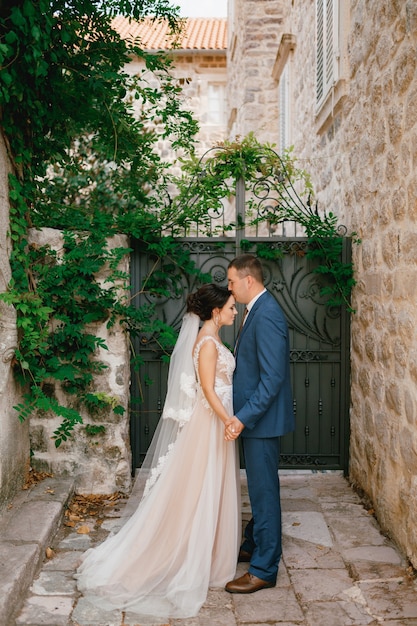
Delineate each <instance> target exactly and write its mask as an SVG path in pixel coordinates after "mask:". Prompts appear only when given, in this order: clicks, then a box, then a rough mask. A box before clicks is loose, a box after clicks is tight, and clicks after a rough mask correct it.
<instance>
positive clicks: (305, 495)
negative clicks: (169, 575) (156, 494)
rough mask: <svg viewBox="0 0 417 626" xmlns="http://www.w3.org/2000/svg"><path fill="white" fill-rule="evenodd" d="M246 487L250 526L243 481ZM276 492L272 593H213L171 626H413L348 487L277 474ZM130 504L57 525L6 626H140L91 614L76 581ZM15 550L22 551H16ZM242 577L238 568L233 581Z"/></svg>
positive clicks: (411, 607) (337, 480) (403, 574)
mask: <svg viewBox="0 0 417 626" xmlns="http://www.w3.org/2000/svg"><path fill="white" fill-rule="evenodd" d="M242 484H243V493H242V499H243V500H242V502H243V510H244V519H248V518H249V515H250V507H249V502H248V496H247V491H246V483H245V480H244V476H243V479H242ZM281 488H282V508H283V559H282V562H281V564H280V569H279V575H278V581H277V586H276V587H275V588H273V589H265V590H261V591H258V592H256V593H254V594H250V595H238V594H233V595H231V594H228V593H227V592H225V591H224V590H223V589H211V590H210V591H209V594H208V597H207V601H206V603H205V604H204V606H203V607H202V609H201V611H200V613H199V615H198V616H197V617H195V618H190V619H183V620H171V621H170V622H169V626H255V625H257V626H259V625H268V626H295V625H300V626H345V625H346V626H360V625H363V624H368V625H376V624H385V625H386V626H417V581H416V579H415V577H414V571H413V570H412V568H410V567H409V565H408V564H407V562H406V560H405V559H404V557H403V556H402V555H401V554H400V553H399V551H398V550H397V549H396V547H395V545H394V544H393V543H392V542H391V541H390V540H389V539H388V538H387V537H386V536H384V534H383V533H382V532H381V530H380V528H379V526H378V524H377V522H376V521H375V519H374V517H373V515H372V512H371V511H367V510H366V507H364V506H363V504H362V502H361V500H360V498H359V496H358V495H357V494H356V493H355V492H354V491H353V490H352V489H351V488H350V486H349V484H348V482H347V481H346V480H345V478H344V477H343V476H342V475H341V474H340V473H311V472H294V473H286V472H283V473H282V475H281ZM135 503H136V499H135V491H133V492H132V495H131V497H130V499H129V500H114V501H113V502H112V501H109V502H107V503H105V506H104V508H103V509H102V511H101V512H102V514H103V516H104V517H102V518H101V519H99V518H98V517H97V515H95V516H94V515H91V517H89V516H88V511H87V515H83V516H80V517H84V519H79V520H77V519H76V518H77V514H76V512H75V514H72V518H75V520H74V519H73V520H72V522H73V526H72V527H70V526H67V525H65V524H61V525H60V527H59V529H58V532H56V534H55V535H54V537H53V538H52V539H51V541H50V543H49V546H50V548H51V549H52V551H53V552H50V551H49V550H47V553H48V554H49V557H50V558H45V560H44V561H43V564H42V566H41V569H40V572H39V574H38V575H37V577H36V578H34V580H33V582H32V584H31V586H30V587H29V588H28V592H27V594H26V595H25V598H24V600H23V602H22V603H21V604H20V603H19V606H21V609H20V611H19V612H18V614H17V616H16V617H15V618H13V619H12V620H11V621H10V622H9V623H7V624H6V625H4V624H2V626H138V625H139V624H140V623H139V622H137V621H136V620H135V617H134V615H130V614H129V613H123V612H121V611H114V612H112V613H108V612H104V611H100V610H99V609H97V608H95V607H93V606H91V605H90V604H89V603H88V602H87V601H86V600H85V599H84V598H83V597H82V596H80V594H79V593H78V592H77V589H76V586H75V581H74V579H73V573H74V569H75V567H76V564H77V563H78V561H79V557H80V555H81V554H82V553H83V551H84V550H86V549H87V548H89V547H91V546H93V545H95V544H96V543H98V542H100V541H102V540H103V538H104V537H105V536H106V535H107V534H108V532H110V531H111V530H114V529H115V528H117V527H118V526H119V525H120V524H121V523H122V519H123V516H124V515H128V514H129V510H131V509H132V507H134V506H135ZM70 518H71V515H70V516H69V517H68V516H67V517H66V518H65V519H66V523H68V521H71V519H70ZM101 522H102V523H101ZM0 529H1V526H0ZM15 547H16V548H19V549H21V545H20V546H18V545H17V543H16V541H15ZM0 555H1V546H0ZM244 571H245V564H239V566H238V569H237V572H238V575H240V574H242V573H244ZM0 583H1V580H0ZM155 624H161V622H159V623H158V622H155ZM140 626H142V624H140Z"/></svg>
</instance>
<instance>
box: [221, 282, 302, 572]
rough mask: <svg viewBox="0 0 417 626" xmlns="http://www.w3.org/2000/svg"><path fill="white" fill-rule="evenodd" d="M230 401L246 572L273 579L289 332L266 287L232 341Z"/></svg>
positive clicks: (289, 405) (288, 426) (290, 419)
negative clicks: (243, 478)
mask: <svg viewBox="0 0 417 626" xmlns="http://www.w3.org/2000/svg"><path fill="white" fill-rule="evenodd" d="M235 358H236V369H235V373H234V378H233V405H234V413H235V415H236V417H237V418H238V419H239V420H240V421H241V422H242V423H243V424H244V425H245V428H244V430H243V431H242V434H241V437H242V443H243V453H244V457H245V466H246V475H247V479H248V491H249V498H250V502H251V508H252V520H251V521H250V523H249V524H248V526H247V528H246V531H245V541H244V543H243V544H242V549H244V550H246V551H247V552H250V553H251V554H252V558H251V562H250V567H249V572H250V573H251V574H254V575H255V576H258V578H262V579H263V580H266V581H270V582H273V581H275V580H276V577H277V573H278V564H279V561H280V558H281V552H282V549H281V532H282V531H281V503H280V489H279V476H278V465H279V437H280V436H281V435H284V434H285V433H287V432H290V431H292V430H294V427H295V423H294V414H293V400H292V391H291V379H290V360H289V336H288V327H287V322H286V320H285V317H284V314H283V313H282V311H281V308H280V306H279V305H278V303H277V302H276V300H275V298H274V297H273V296H272V295H271V294H270V293H269V292H268V291H267V292H265V293H263V294H262V295H261V296H260V297H259V298H258V299H257V300H256V302H255V304H254V305H253V307H252V309H251V311H250V312H249V314H248V316H247V318H246V321H245V324H244V326H243V328H242V330H241V332H240V335H239V337H238V339H237V344H236V350H235Z"/></svg>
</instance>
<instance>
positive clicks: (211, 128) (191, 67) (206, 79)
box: [126, 50, 227, 174]
mask: <svg viewBox="0 0 417 626" xmlns="http://www.w3.org/2000/svg"><path fill="white" fill-rule="evenodd" d="M143 67H144V64H143V61H141V60H139V59H133V60H132V62H131V63H130V64H129V65H128V66H127V67H126V71H128V72H131V73H132V74H140V73H141V72H142V69H143ZM171 70H172V75H173V76H174V77H175V78H176V79H178V81H179V84H180V86H181V88H182V90H183V98H184V108H185V109H186V110H188V111H190V112H191V113H192V114H193V116H194V118H195V119H196V120H197V121H198V122H199V132H198V135H197V154H199V155H203V154H204V153H205V152H206V150H208V149H209V148H211V147H212V146H213V145H215V144H216V143H219V142H221V141H224V139H225V138H226V122H227V119H226V117H225V119H224V120H223V121H222V122H221V123H219V124H213V123H210V122H209V120H208V86H209V84H210V83H217V84H224V86H225V91H226V81H227V68H226V51H222V50H220V51H217V50H213V51H212V52H210V51H195V52H192V51H184V52H182V51H181V52H177V53H173V66H172V68H171ZM148 79H149V80H150V81H151V84H153V85H156V83H155V82H154V81H152V80H151V78H150V77H149V78H148ZM158 152H159V154H160V156H161V157H162V158H163V159H171V160H172V158H173V154H172V151H171V147H170V145H169V144H168V142H166V141H163V140H161V141H160V143H159V145H158ZM175 173H176V174H179V173H180V171H179V169H178V168H177V170H176V172H175Z"/></svg>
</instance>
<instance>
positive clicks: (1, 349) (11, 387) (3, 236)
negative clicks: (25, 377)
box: [0, 134, 29, 511]
mask: <svg viewBox="0 0 417 626" xmlns="http://www.w3.org/2000/svg"><path fill="white" fill-rule="evenodd" d="M10 171H11V170H10V165H9V161H8V157H7V152H6V147H5V145H4V141H3V137H2V135H1V134H0V291H1V292H3V291H5V290H6V288H7V285H8V284H9V281H10V277H11V270H10V264H9V256H10V251H11V242H10V238H9V236H8V233H9V190H8V180H7V177H8V174H9V172H10ZM16 345H17V329H16V312H15V310H14V308H13V307H10V306H7V305H5V304H4V303H2V302H0V511H1V509H2V508H3V507H4V506H5V505H6V504H7V502H8V501H10V500H11V499H12V498H13V496H14V494H15V493H16V492H17V491H18V490H19V489H21V487H22V485H23V482H24V479H25V476H26V474H27V471H28V469H29V436H28V424H20V422H19V420H18V418H17V413H16V411H15V410H14V409H13V406H14V405H16V404H17V403H18V402H19V400H20V390H19V389H18V388H17V385H16V384H15V381H14V378H13V372H12V367H11V365H12V359H13V355H14V350H15V348H16Z"/></svg>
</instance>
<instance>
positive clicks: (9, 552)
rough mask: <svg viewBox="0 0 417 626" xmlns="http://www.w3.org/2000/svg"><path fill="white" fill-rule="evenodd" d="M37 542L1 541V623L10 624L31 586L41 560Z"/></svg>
mask: <svg viewBox="0 0 417 626" xmlns="http://www.w3.org/2000/svg"><path fill="white" fill-rule="evenodd" d="M40 558H41V557H40V548H39V546H38V545H37V544H35V543H33V544H26V545H24V546H15V545H13V544H10V543H6V542H1V543H0V589H1V593H0V624H2V625H3V624H8V623H9V621H10V620H11V618H12V615H13V614H14V613H15V611H16V609H18V608H19V605H20V604H21V601H22V593H23V594H25V593H26V592H27V590H28V589H29V587H30V584H31V582H32V580H33V577H34V576H35V574H36V568H37V565H38V563H39V560H40Z"/></svg>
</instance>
